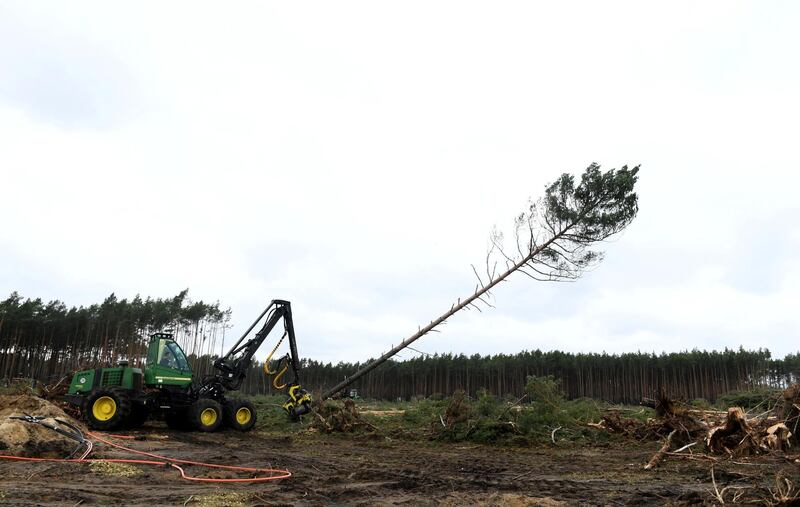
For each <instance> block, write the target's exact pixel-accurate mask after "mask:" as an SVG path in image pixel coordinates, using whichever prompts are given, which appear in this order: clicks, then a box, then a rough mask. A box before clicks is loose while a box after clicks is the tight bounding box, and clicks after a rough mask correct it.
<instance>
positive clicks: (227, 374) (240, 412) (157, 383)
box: [66, 299, 311, 431]
mask: <svg viewBox="0 0 800 507" xmlns="http://www.w3.org/2000/svg"><path fill="white" fill-rule="evenodd" d="M265 315H267V318H266V320H265V321H264V325H263V327H262V328H261V330H259V331H258V332H257V333H256V334H255V336H254V337H253V338H250V339H249V340H247V341H245V338H246V337H247V336H248V335H249V334H250V332H251V331H252V330H253V328H255V327H256V325H257V324H258V323H259V322H260V321H261V319H263V318H264V316H265ZM281 320H283V326H284V333H283V336H282V337H281V338H280V339H279V340H278V342H277V344H276V345H275V348H274V349H272V353H270V355H269V357H268V358H267V361H266V362H265V363H264V371H265V372H266V373H267V374H269V375H275V377H274V380H273V385H274V386H275V387H276V388H278V389H286V388H288V389H287V394H288V399H287V401H286V402H285V403H284V404H283V408H284V410H286V412H287V413H288V414H289V416H290V417H291V418H292V419H293V420H297V419H298V418H299V417H300V416H301V415H303V414H305V413H307V412H308V411H309V410H310V403H311V395H310V394H309V393H308V392H306V390H305V389H303V388H302V387H301V385H300V380H299V371H298V370H299V367H300V360H299V358H298V354H297V343H296V342H295V336H294V325H293V323H292V310H291V305H290V304H289V302H288V301H281V300H277V299H276V300H273V301H272V302H271V303H270V304H269V306H267V308H266V309H265V310H264V311H263V312H262V313H261V315H260V316H259V317H258V318H257V319H256V320H255V322H253V324H252V325H251V326H250V328H249V329H248V330H247V331H245V333H244V334H243V335H242V337H241V338H239V340H238V341H237V342H236V343H235V344H234V345H233V347H231V349H230V351H228V353H227V354H225V355H224V356H223V357H220V358H219V359H217V360H215V361H214V368H215V370H216V371H215V373H214V374H213V375H210V376H207V377H205V378H204V379H202V380H199V381H198V379H196V378H194V376H193V374H192V368H191V366H190V365H189V362H188V361H187V359H186V354H184V352H183V350H182V349H181V348H180V346H179V345H178V343H177V342H176V341H175V340H174V339H173V336H172V334H170V333H155V334H153V335H152V336H151V337H150V344H149V346H148V349H147V361H146V363H145V367H144V371H142V369H140V368H133V367H130V366H128V362H127V361H120V362H119V363H118V365H117V366H115V367H107V368H98V369H94V370H84V371H79V372H77V373H75V375H74V376H73V378H72V382H71V383H70V386H69V391H68V394H67V396H66V401H68V402H69V403H70V404H72V405H74V406H76V407H78V408H79V409H80V410H81V413H82V414H83V417H84V419H85V420H86V422H87V424H88V425H89V427H91V428H93V429H99V430H113V429H116V428H120V427H128V428H131V427H138V426H141V425H142V424H143V423H144V422H145V421H146V420H147V419H148V418H150V417H162V418H163V419H164V420H165V421H166V423H167V424H168V425H169V426H170V427H171V428H179V429H189V428H195V429H198V430H200V431H216V430H217V429H219V428H220V427H221V426H222V425H223V424H225V425H227V426H229V427H231V428H234V429H236V430H239V431H249V430H251V429H252V428H253V426H254V425H255V423H256V409H255V407H254V406H253V403H252V402H250V401H248V400H245V399H241V398H234V397H231V396H230V395H229V394H230V393H231V392H232V391H236V390H237V389H239V387H240V386H241V385H242V382H243V381H244V379H245V376H246V374H247V372H248V371H249V369H250V366H251V364H252V359H253V356H254V355H255V353H256V351H257V350H258V348H259V346H261V344H262V343H263V342H264V340H265V339H266V338H267V336H268V335H269V333H270V331H272V329H273V328H274V327H275V325H277V324H278V322H280V321H281ZM287 337H288V339H289V352H288V353H287V354H286V355H285V356H284V357H282V358H280V359H278V360H277V365H275V367H274V368H271V367H270V363H271V360H272V356H273V355H274V354H275V351H276V350H277V349H278V347H279V346H280V344H281V342H283V340H284V339H285V338H287ZM289 368H291V370H292V374H293V377H294V378H293V379H292V380H291V381H290V382H286V383H284V384H283V385H279V384H278V383H279V382H281V380H280V379H281V378H282V377H283V375H284V374H285V373H286V372H287V371H288V370H289Z"/></svg>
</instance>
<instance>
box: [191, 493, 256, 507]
mask: <svg viewBox="0 0 800 507" xmlns="http://www.w3.org/2000/svg"><path fill="white" fill-rule="evenodd" d="M249 500H250V494H249V493H237V492H233V491H228V492H224V493H211V494H209V495H195V496H193V497H192V498H191V501H187V502H186V505H197V506H198V507H240V506H244V505H248V504H249Z"/></svg>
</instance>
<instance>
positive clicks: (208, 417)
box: [200, 408, 217, 426]
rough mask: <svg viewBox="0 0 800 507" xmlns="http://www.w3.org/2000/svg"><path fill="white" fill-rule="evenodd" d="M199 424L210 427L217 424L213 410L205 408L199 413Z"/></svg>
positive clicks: (215, 413)
mask: <svg viewBox="0 0 800 507" xmlns="http://www.w3.org/2000/svg"><path fill="white" fill-rule="evenodd" d="M200 422H201V423H203V426H211V425H212V424H214V423H215V422H217V411H216V410H214V409H213V408H207V409H205V410H203V411H202V412H200Z"/></svg>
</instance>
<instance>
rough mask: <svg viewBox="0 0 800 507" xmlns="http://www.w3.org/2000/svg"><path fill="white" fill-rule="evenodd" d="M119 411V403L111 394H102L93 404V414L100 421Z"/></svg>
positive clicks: (106, 419)
mask: <svg viewBox="0 0 800 507" xmlns="http://www.w3.org/2000/svg"><path fill="white" fill-rule="evenodd" d="M116 413H117V403H116V402H115V401H114V398H112V397H110V396H101V397H100V398H97V399H96V400H94V404H92V415H93V416H94V418H95V419H97V420H98V421H108V420H109V419H111V418H112V417H114V414H116Z"/></svg>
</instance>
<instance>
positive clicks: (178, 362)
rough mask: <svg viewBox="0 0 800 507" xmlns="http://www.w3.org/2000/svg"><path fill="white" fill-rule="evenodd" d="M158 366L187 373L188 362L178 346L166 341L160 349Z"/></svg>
mask: <svg viewBox="0 0 800 507" xmlns="http://www.w3.org/2000/svg"><path fill="white" fill-rule="evenodd" d="M158 364H160V365H161V366H166V367H168V368H176V369H179V370H183V371H189V370H190V368H189V362H188V361H187V360H186V356H185V355H184V354H183V351H182V350H181V348H180V347H178V344H177V343H175V342H173V341H168V342H166V343H165V344H164V346H163V347H162V349H161V357H160V358H159V360H158Z"/></svg>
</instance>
